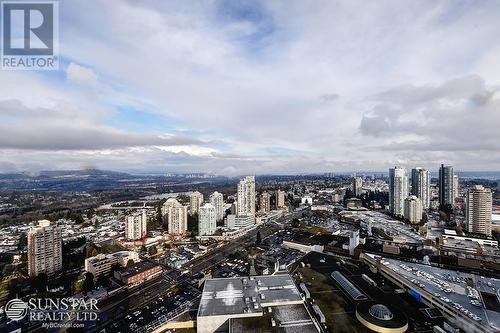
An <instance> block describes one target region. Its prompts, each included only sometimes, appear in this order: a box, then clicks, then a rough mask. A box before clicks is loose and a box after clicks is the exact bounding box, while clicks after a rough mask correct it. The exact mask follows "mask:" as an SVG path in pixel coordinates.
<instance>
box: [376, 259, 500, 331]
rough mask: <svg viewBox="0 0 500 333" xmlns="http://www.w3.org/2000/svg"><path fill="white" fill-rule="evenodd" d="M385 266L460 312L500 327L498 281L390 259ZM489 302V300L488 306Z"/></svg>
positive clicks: (486, 323) (499, 285)
mask: <svg viewBox="0 0 500 333" xmlns="http://www.w3.org/2000/svg"><path fill="white" fill-rule="evenodd" d="M383 264H384V265H385V266H386V267H387V268H389V269H391V270H393V271H394V272H395V273H397V274H399V275H400V276H402V277H403V278H404V279H406V280H407V281H409V282H410V283H412V284H413V285H415V286H416V287H418V288H420V289H423V290H425V291H427V292H429V293H430V294H431V295H433V296H434V298H436V299H439V300H440V301H441V302H443V303H446V304H447V305H448V306H450V307H451V308H453V309H455V311H456V312H460V313H462V314H463V315H465V316H467V317H469V318H470V319H471V320H474V321H476V322H481V323H482V324H484V325H491V326H494V327H496V328H499V327H500V313H499V310H500V308H499V306H498V301H497V300H496V293H497V292H498V288H499V287H500V281H499V280H498V279H494V278H487V277H482V276H477V275H474V274H468V273H461V272H458V271H451V270H446V269H440V268H435V267H431V266H426V265H421V264H410V263H406V262H404V263H403V262H401V261H398V260H393V259H387V258H386V259H384V261H383ZM417 290H418V289H417ZM485 298H487V299H488V303H487V304H486V306H485V302H484V299H485Z"/></svg>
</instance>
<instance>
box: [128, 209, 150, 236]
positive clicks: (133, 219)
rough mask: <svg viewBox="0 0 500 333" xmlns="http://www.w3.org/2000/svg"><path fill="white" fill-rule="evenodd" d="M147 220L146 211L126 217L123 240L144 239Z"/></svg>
mask: <svg viewBox="0 0 500 333" xmlns="http://www.w3.org/2000/svg"><path fill="white" fill-rule="evenodd" d="M147 223H148V219H147V216H146V210H145V209H143V210H142V212H141V213H135V214H132V215H128V216H127V217H126V218H125V238H126V239H128V240H139V239H142V238H144V237H146V234H147Z"/></svg>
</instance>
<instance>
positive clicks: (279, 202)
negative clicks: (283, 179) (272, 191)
mask: <svg viewBox="0 0 500 333" xmlns="http://www.w3.org/2000/svg"><path fill="white" fill-rule="evenodd" d="M276 207H277V208H278V209H280V208H285V191H282V190H278V191H277V192H276Z"/></svg>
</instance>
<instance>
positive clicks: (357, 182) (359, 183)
mask: <svg viewBox="0 0 500 333" xmlns="http://www.w3.org/2000/svg"><path fill="white" fill-rule="evenodd" d="M351 189H352V193H353V194H354V196H356V197H357V196H358V195H361V193H363V178H361V177H354V178H353V179H352V184H351Z"/></svg>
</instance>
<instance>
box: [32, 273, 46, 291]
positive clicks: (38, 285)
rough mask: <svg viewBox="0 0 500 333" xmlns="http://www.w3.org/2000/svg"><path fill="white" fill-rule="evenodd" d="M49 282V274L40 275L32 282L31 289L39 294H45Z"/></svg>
mask: <svg viewBox="0 0 500 333" xmlns="http://www.w3.org/2000/svg"><path fill="white" fill-rule="evenodd" d="M48 281H49V278H48V276H47V274H45V273H40V274H38V275H37V276H35V277H34V278H33V279H32V280H31V287H32V288H34V289H35V290H36V291H37V292H39V293H44V292H45V291H47V285H48Z"/></svg>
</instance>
